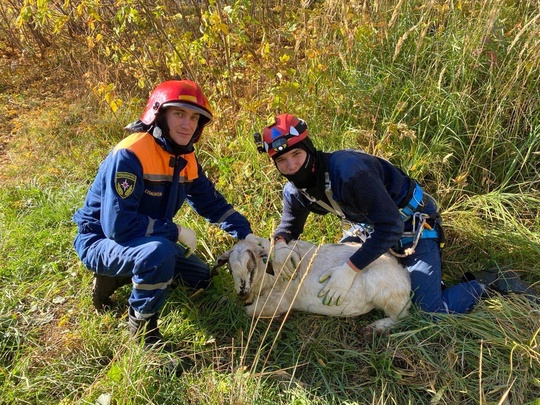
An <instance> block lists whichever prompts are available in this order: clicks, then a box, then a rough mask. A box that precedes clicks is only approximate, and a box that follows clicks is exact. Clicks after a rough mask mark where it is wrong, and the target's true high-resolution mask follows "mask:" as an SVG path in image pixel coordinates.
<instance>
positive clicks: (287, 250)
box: [272, 239, 301, 280]
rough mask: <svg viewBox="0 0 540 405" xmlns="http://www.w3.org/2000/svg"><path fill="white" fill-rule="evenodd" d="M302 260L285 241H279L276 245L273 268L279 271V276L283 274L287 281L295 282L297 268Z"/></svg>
mask: <svg viewBox="0 0 540 405" xmlns="http://www.w3.org/2000/svg"><path fill="white" fill-rule="evenodd" d="M300 259H301V257H300V254H298V252H296V251H295V250H294V249H293V248H292V247H290V246H289V245H287V243H285V241H284V240H283V239H279V240H278V241H277V242H276V243H275V244H274V258H273V259H272V266H273V267H274V269H276V270H277V274H280V273H281V276H282V277H285V279H287V280H290V279H291V278H292V279H293V280H294V279H295V278H296V267H297V266H298V264H299V263H300Z"/></svg>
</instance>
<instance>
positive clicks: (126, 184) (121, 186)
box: [114, 172, 137, 198]
mask: <svg viewBox="0 0 540 405" xmlns="http://www.w3.org/2000/svg"><path fill="white" fill-rule="evenodd" d="M136 182H137V177H136V176H135V175H134V174H131V173H126V172H118V173H116V179H115V182H114V183H115V186H116V192H117V193H118V195H119V196H120V197H122V198H127V197H129V196H130V195H131V193H133V190H135V183H136Z"/></svg>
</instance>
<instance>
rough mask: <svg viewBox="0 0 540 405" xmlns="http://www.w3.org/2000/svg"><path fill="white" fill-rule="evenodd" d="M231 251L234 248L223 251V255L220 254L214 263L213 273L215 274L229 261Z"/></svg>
mask: <svg viewBox="0 0 540 405" xmlns="http://www.w3.org/2000/svg"><path fill="white" fill-rule="evenodd" d="M231 252H232V249H231V250H227V251H226V252H225V253H223V254H222V255H221V256H219V257H218V258H217V260H216V264H214V267H212V270H211V272H212V274H215V273H216V270H217V269H218V268H219V267H221V266H223V265H225V264H227V263H228V262H229V258H230V257H231Z"/></svg>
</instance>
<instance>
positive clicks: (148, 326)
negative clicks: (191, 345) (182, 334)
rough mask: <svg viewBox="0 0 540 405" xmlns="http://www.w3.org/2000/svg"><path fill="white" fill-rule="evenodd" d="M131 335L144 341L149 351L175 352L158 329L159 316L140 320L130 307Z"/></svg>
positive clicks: (155, 315)
mask: <svg viewBox="0 0 540 405" xmlns="http://www.w3.org/2000/svg"><path fill="white" fill-rule="evenodd" d="M128 314H129V333H130V335H131V337H132V338H135V339H141V338H142V339H143V342H144V346H145V347H146V348H148V349H158V350H159V349H161V350H163V351H166V352H173V351H174V347H173V345H172V344H171V343H169V342H166V341H165V340H163V336H162V335H161V333H160V331H159V327H158V314H154V315H153V316H151V317H150V318H148V319H139V318H137V317H136V316H135V311H134V310H133V308H131V307H129V310H128Z"/></svg>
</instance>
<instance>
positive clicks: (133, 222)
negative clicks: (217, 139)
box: [73, 132, 251, 242]
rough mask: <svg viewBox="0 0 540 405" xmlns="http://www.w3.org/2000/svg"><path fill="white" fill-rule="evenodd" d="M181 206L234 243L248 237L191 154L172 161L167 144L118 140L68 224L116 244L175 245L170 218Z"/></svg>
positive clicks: (142, 138) (138, 137)
mask: <svg viewBox="0 0 540 405" xmlns="http://www.w3.org/2000/svg"><path fill="white" fill-rule="evenodd" d="M184 201H187V202H188V203H189V204H190V206H191V207H192V208H193V209H194V210H195V211H196V212H197V213H198V214H200V215H202V216H203V217H205V218H206V219H207V220H208V221H209V222H211V223H213V224H217V225H220V227H221V228H222V229H223V230H224V231H226V232H228V233H229V234H230V235H231V236H233V237H235V238H238V239H243V238H245V237H246V236H247V235H248V234H249V233H251V227H250V224H249V222H248V221H247V219H246V218H245V217H244V216H242V215H241V214H240V213H238V212H237V211H235V210H234V208H233V206H232V205H230V204H229V203H228V202H227V201H226V200H225V198H224V197H223V196H222V195H221V194H220V193H219V192H218V191H216V189H215V187H214V184H213V183H212V182H211V181H210V180H209V179H208V177H206V175H205V174H204V171H203V169H202V167H201V166H200V164H199V163H198V162H197V158H196V157H195V154H194V153H188V154H186V155H179V156H175V155H174V154H173V153H172V152H171V150H170V148H169V146H168V144H167V141H166V140H164V139H163V138H159V139H157V138H154V137H153V136H152V135H151V134H149V133H146V132H144V133H142V132H141V133H136V134H133V135H130V136H128V137H127V138H125V139H124V140H122V141H121V142H120V143H119V144H118V145H117V146H116V147H115V148H114V149H113V150H112V151H111V153H110V154H109V155H108V156H107V158H106V159H105V160H104V161H103V162H102V164H101V165H100V168H99V171H98V174H97V175H96V178H95V179H94V182H93V184H92V186H91V187H90V190H89V191H88V194H87V196H86V201H85V203H84V206H83V207H82V208H81V209H79V210H78V211H77V212H76V213H75V215H74V217H73V220H74V221H75V223H76V224H77V225H78V230H79V233H92V234H96V235H102V236H103V237H104V238H109V239H112V240H115V241H117V242H122V241H127V240H130V239H134V238H138V237H143V236H161V237H164V238H166V239H168V240H171V241H173V242H176V240H177V239H178V229H177V227H176V225H175V224H174V223H173V217H174V216H175V214H176V213H177V212H178V210H179V209H180V207H181V206H182V204H183V203H184Z"/></svg>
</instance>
